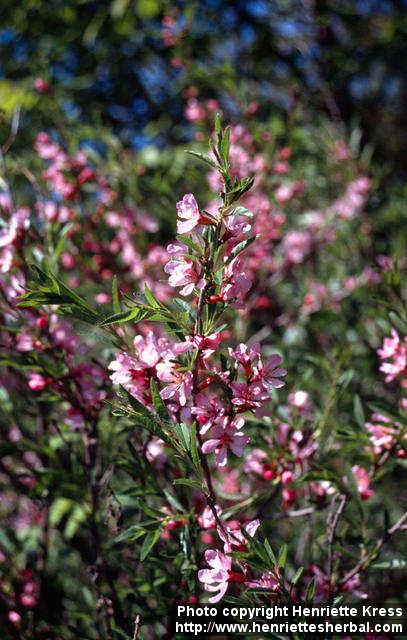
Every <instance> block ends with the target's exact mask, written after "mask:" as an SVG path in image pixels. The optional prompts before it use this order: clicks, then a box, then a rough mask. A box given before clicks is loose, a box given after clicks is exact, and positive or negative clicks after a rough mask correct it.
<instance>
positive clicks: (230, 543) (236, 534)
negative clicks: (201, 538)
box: [218, 519, 260, 553]
mask: <svg viewBox="0 0 407 640" xmlns="http://www.w3.org/2000/svg"><path fill="white" fill-rule="evenodd" d="M259 526H260V520H257V519H256V520H250V522H245V523H244V524H243V527H242V525H241V524H240V522H239V521H238V520H231V521H230V522H228V523H227V524H224V530H222V528H221V527H218V535H219V538H220V539H221V540H222V542H223V543H224V548H223V550H224V552H225V553H230V552H231V551H233V547H237V548H238V549H245V548H246V545H247V538H246V536H245V534H244V533H243V532H242V531H241V529H242V528H243V529H244V530H245V531H246V533H247V534H248V535H249V536H250V537H251V538H253V537H254V536H255V534H256V531H257V529H258V528H259Z"/></svg>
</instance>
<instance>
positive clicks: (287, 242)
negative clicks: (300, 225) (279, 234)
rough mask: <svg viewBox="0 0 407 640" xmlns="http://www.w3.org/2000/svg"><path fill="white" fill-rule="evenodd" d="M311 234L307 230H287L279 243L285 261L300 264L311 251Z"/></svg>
mask: <svg viewBox="0 0 407 640" xmlns="http://www.w3.org/2000/svg"><path fill="white" fill-rule="evenodd" d="M312 247H313V236H312V234H311V233H310V232H309V231H305V230H302V231H296V230H294V229H293V230H291V231H288V232H287V233H286V234H285V236H284V238H283V240H282V243H281V250H282V253H283V256H284V258H285V260H287V262H290V263H292V264H300V263H301V262H303V260H304V258H305V257H306V256H307V255H308V254H309V253H310V252H311V250H312Z"/></svg>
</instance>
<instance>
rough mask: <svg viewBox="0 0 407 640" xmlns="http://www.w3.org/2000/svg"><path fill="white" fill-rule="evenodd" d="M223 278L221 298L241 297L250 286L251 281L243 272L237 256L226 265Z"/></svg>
mask: <svg viewBox="0 0 407 640" xmlns="http://www.w3.org/2000/svg"><path fill="white" fill-rule="evenodd" d="M224 278H225V280H224V282H223V284H222V288H221V296H222V298H223V300H233V299H234V298H237V299H239V298H240V299H242V298H244V296H245V295H246V294H247V293H248V291H249V290H250V288H251V286H252V281H251V280H250V278H249V277H248V276H247V275H246V273H245V272H244V270H243V266H242V261H241V260H240V258H239V256H238V257H237V258H234V259H233V260H232V261H231V262H229V264H228V265H227V266H226V268H225V272H224Z"/></svg>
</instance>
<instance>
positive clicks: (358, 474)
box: [352, 464, 374, 500]
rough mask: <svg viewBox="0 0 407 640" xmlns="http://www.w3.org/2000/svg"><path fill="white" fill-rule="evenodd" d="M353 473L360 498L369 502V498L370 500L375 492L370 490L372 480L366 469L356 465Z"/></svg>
mask: <svg viewBox="0 0 407 640" xmlns="http://www.w3.org/2000/svg"><path fill="white" fill-rule="evenodd" d="M352 473H353V475H354V478H355V482H356V485H357V488H358V491H359V493H360V497H361V498H362V500H368V498H370V497H371V496H372V495H373V493H374V492H373V490H372V489H371V488H370V478H369V475H368V473H367V471H366V469H364V468H363V467H360V466H359V465H357V464H355V465H354V466H353V467H352Z"/></svg>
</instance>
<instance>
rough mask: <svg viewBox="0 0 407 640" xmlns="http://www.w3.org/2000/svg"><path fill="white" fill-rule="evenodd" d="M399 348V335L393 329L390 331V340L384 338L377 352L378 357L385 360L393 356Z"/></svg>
mask: <svg viewBox="0 0 407 640" xmlns="http://www.w3.org/2000/svg"><path fill="white" fill-rule="evenodd" d="M399 348H400V338H399V334H398V333H397V331H396V330H395V329H392V330H391V338H385V339H384V340H383V345H382V348H381V349H378V350H377V354H378V356H379V357H380V358H381V359H382V360H385V359H386V358H392V357H393V356H395V355H396V354H397V352H398V350H399Z"/></svg>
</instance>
